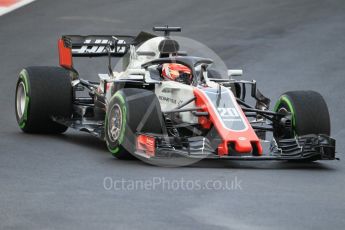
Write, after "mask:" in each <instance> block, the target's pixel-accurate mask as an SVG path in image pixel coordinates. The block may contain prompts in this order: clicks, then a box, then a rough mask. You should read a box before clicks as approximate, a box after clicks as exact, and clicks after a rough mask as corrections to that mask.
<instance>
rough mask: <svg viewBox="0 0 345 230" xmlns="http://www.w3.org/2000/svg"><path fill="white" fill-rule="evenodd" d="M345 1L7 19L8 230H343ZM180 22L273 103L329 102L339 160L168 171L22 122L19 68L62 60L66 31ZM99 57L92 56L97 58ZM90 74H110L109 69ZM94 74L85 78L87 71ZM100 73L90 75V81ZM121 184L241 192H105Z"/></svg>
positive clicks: (0, 168)
mask: <svg viewBox="0 0 345 230" xmlns="http://www.w3.org/2000/svg"><path fill="white" fill-rule="evenodd" d="M344 12H345V2H344V1H342V0H339V1H320V0H298V1H297V0H296V1H286V0H284V1H277V0H271V1H267V0H266V1H263V0H262V1H254V0H245V1H244V0H238V1H227V0H224V1H203V2H201V1H196V0H195V1H162V0H159V1H158V0H157V1H152V0H149V1H110V0H99V1H81V0H75V1H67V0H61V1H53V0H37V1H36V2H34V3H32V4H30V5H28V6H25V7H23V8H20V9H18V10H16V11H14V12H11V13H9V14H7V15H4V16H2V17H0V82H1V84H0V103H1V104H0V108H1V113H0V114H1V117H0V229H162V228H164V229H343V227H344V225H345V218H344V216H345V194H344V191H345V176H344V175H345V163H344V162H345V160H344V155H343V154H342V153H344V152H345V144H344V139H343V137H344V136H345V129H344V126H345V125H344V117H345V107H344V102H345V93H344V87H345V79H344V77H345V76H344V70H345V67H344V66H345V42H344V41H345V23H344V22H345V13H344ZM164 24H169V25H174V26H183V32H182V34H181V35H182V36H186V37H190V38H193V39H195V40H198V41H200V42H202V43H204V44H206V45H207V46H209V47H210V48H212V49H213V50H215V51H216V52H217V53H218V54H219V55H220V56H221V57H222V58H223V59H224V61H225V62H226V64H227V65H228V66H229V68H243V69H244V71H245V77H246V78H247V79H257V81H258V84H259V87H260V88H261V89H262V91H263V92H264V93H265V94H266V95H268V96H269V97H271V98H273V99H274V98H277V97H278V96H279V95H280V94H281V93H282V92H285V91H288V90H298V89H312V90H317V91H319V92H320V93H322V94H323V96H324V97H325V99H326V101H327V103H328V105H329V109H330V113H331V119H332V136H333V137H335V138H336V139H337V141H338V142H337V151H338V152H339V154H338V156H339V157H340V158H343V159H342V160H341V161H332V162H326V161H325V162H316V163H311V164H297V163H284V162H261V163H260V162H248V163H247V162H227V161H203V162H201V163H198V164H196V165H192V166H189V167H183V168H161V167H154V166H149V165H147V164H144V163H141V162H140V161H120V160H116V159H113V158H112V157H111V156H110V154H109V153H108V152H107V149H106V147H105V146H104V144H103V142H101V141H99V140H97V139H94V138H93V137H91V136H89V135H88V134H83V133H78V132H75V131H72V130H69V131H68V132H67V133H66V134H64V135H58V136H45V135H26V134H23V133H22V132H21V131H20V130H19V128H18V127H17V124H16V120H15V115H14V91H15V84H16V80H17V73H18V72H19V71H20V70H21V68H22V67H24V66H29V65H57V62H58V59H57V49H56V40H57V38H58V37H59V36H60V35H62V34H109V33H114V34H124V33H126V34H136V33H137V32H138V31H140V30H142V29H144V30H148V31H149V30H150V29H151V27H152V26H153V25H164ZM90 63H93V62H90ZM95 63H97V68H98V67H99V64H102V65H100V68H99V69H96V64H88V66H85V68H83V69H84V71H85V73H88V72H90V73H96V72H98V70H99V72H105V71H106V69H105V64H104V66H103V62H102V63H99V61H95ZM85 77H86V76H85ZM90 78H91V77H90ZM105 177H111V178H113V179H114V180H117V179H119V180H121V179H122V178H123V179H125V180H144V181H145V180H146V181H150V180H153V178H157V177H159V178H161V179H165V180H167V181H170V182H172V181H173V180H180V179H181V178H184V179H185V180H192V181H194V182H195V183H197V181H198V180H200V183H201V184H203V183H206V182H207V181H209V180H211V181H212V180H213V181H214V180H221V181H225V180H230V181H235V179H237V180H240V188H237V189H233V190H216V189H211V190H207V189H206V190H205V189H202V190H197V189H194V190H192V191H190V190H186V189H182V188H181V189H178V190H176V191H173V190H171V189H170V190H169V189H163V188H162V187H160V188H156V189H154V190H150V191H145V190H143V189H137V190H133V191H130V189H122V190H120V191H115V190H111V191H107V190H106V189H105V188H104V186H103V180H104V178H105Z"/></svg>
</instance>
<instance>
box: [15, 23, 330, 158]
mask: <svg viewBox="0 0 345 230" xmlns="http://www.w3.org/2000/svg"><path fill="white" fill-rule="evenodd" d="M153 29H154V31H161V32H164V35H163V36H157V35H154V34H151V33H147V32H141V33H139V34H138V35H137V36H124V35H88V36H80V35H66V36H62V37H61V38H60V39H59V40H58V49H59V61H60V67H37V66H31V67H27V68H24V69H23V70H22V71H21V72H20V74H19V79H18V83H17V86H16V100H15V102H16V104H15V109H16V117H17V121H18V124H19V127H20V128H21V129H22V130H23V131H24V132H26V133H63V132H65V131H66V130H67V128H68V127H70V128H73V129H77V130H80V131H85V132H88V133H90V134H92V135H94V136H96V137H98V138H101V139H102V140H104V141H105V142H106V145H107V147H108V149H109V151H110V152H111V153H112V154H113V155H114V156H115V157H117V158H120V159H126V158H131V157H133V156H136V157H138V158H141V159H164V158H170V159H171V158H174V157H176V158H178V157H182V158H193V159H205V158H207V159H208V158H211V159H229V160H291V161H315V160H333V159H335V140H334V139H332V138H331V137H330V117H329V112H328V108H327V105H326V103H325V100H324V99H323V97H322V96H321V95H320V94H319V93H317V92H314V91H290V92H286V93H283V94H282V95H281V96H280V98H279V99H278V100H277V102H276V103H275V105H274V106H273V109H271V110H270V109H269V108H270V99H268V98H267V97H265V96H264V95H263V94H262V93H261V92H260V91H259V90H258V89H257V84H256V81H247V80H238V78H239V76H241V75H242V70H226V71H225V72H224V71H222V70H219V68H218V69H217V63H215V61H214V60H213V59H211V58H210V57H207V56H206V57H205V56H203V57H202V56H201V57H200V56H196V55H194V54H193V53H190V52H187V51H186V50H183V49H182V47H183V44H182V43H181V42H179V41H178V40H179V39H174V37H173V36H171V35H170V33H171V32H179V31H181V28H180V27H168V26H166V27H154V28H153ZM182 41H183V39H182ZM188 46H189V45H188ZM188 46H186V47H187V48H188ZM192 50H193V49H192ZM194 50H197V49H194ZM199 51H202V50H201V49H199ZM101 56H104V57H105V58H106V59H105V60H107V65H108V67H107V70H106V72H108V73H107V74H99V76H98V79H99V81H97V82H94V81H89V80H86V79H85V78H82V77H81V76H80V74H79V73H78V71H77V70H76V69H75V68H74V65H73V60H74V59H73V57H101ZM116 57H117V58H121V59H120V60H121V63H120V61H119V62H118V64H117V65H116V66H113V65H112V59H113V58H116ZM119 63H120V64H119ZM218 67H219V66H218ZM115 68H116V70H115ZM248 94H249V95H250V97H251V98H249V99H250V101H251V102H252V103H249V102H248V100H249V99H248V98H246V96H248ZM246 99H247V100H246ZM251 104H252V105H251ZM267 142H268V143H270V144H268V146H267V150H264V149H265V148H263V144H264V143H267Z"/></svg>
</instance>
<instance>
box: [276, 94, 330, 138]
mask: <svg viewBox="0 0 345 230" xmlns="http://www.w3.org/2000/svg"><path fill="white" fill-rule="evenodd" d="M274 110H275V111H276V112H280V113H290V114H291V121H292V131H293V132H292V133H291V136H289V137H285V138H293V137H295V136H302V135H307V134H325V135H328V136H329V135H330V133H331V125H330V117H329V112H328V107H327V104H326V102H325V100H324V99H323V97H322V96H321V94H319V93H318V92H315V91H290V92H286V93H284V94H282V95H281V96H280V98H279V100H278V102H277V103H276V105H275V108H274ZM275 136H276V137H277V136H278V137H279V135H277V134H276V135H275Z"/></svg>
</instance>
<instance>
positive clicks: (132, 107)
mask: <svg viewBox="0 0 345 230" xmlns="http://www.w3.org/2000/svg"><path fill="white" fill-rule="evenodd" d="M162 120H163V118H162V112H161V109H160V105H159V101H158V99H157V97H156V95H155V94H154V93H153V92H151V91H148V90H144V89H136V88H125V89H121V90H119V91H117V92H116V93H115V94H114V95H113V97H112V98H111V100H110V102H109V104H108V107H107V112H106V116H105V126H104V128H105V130H104V132H105V140H106V143H107V147H108V149H109V151H110V152H111V153H112V155H113V156H114V157H116V158H119V159H131V158H133V154H134V151H135V150H136V137H137V133H141V132H142V133H155V134H161V133H162Z"/></svg>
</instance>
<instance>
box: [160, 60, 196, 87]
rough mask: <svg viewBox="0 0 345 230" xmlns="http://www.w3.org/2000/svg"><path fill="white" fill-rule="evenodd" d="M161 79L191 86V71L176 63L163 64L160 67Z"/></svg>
mask: <svg viewBox="0 0 345 230" xmlns="http://www.w3.org/2000/svg"><path fill="white" fill-rule="evenodd" d="M161 68H162V71H161V74H162V77H163V78H164V80H170V81H177V82H181V83H185V84H191V82H192V71H191V69H190V68H188V67H187V66H185V65H182V64H177V63H165V64H162V66H161Z"/></svg>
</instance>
